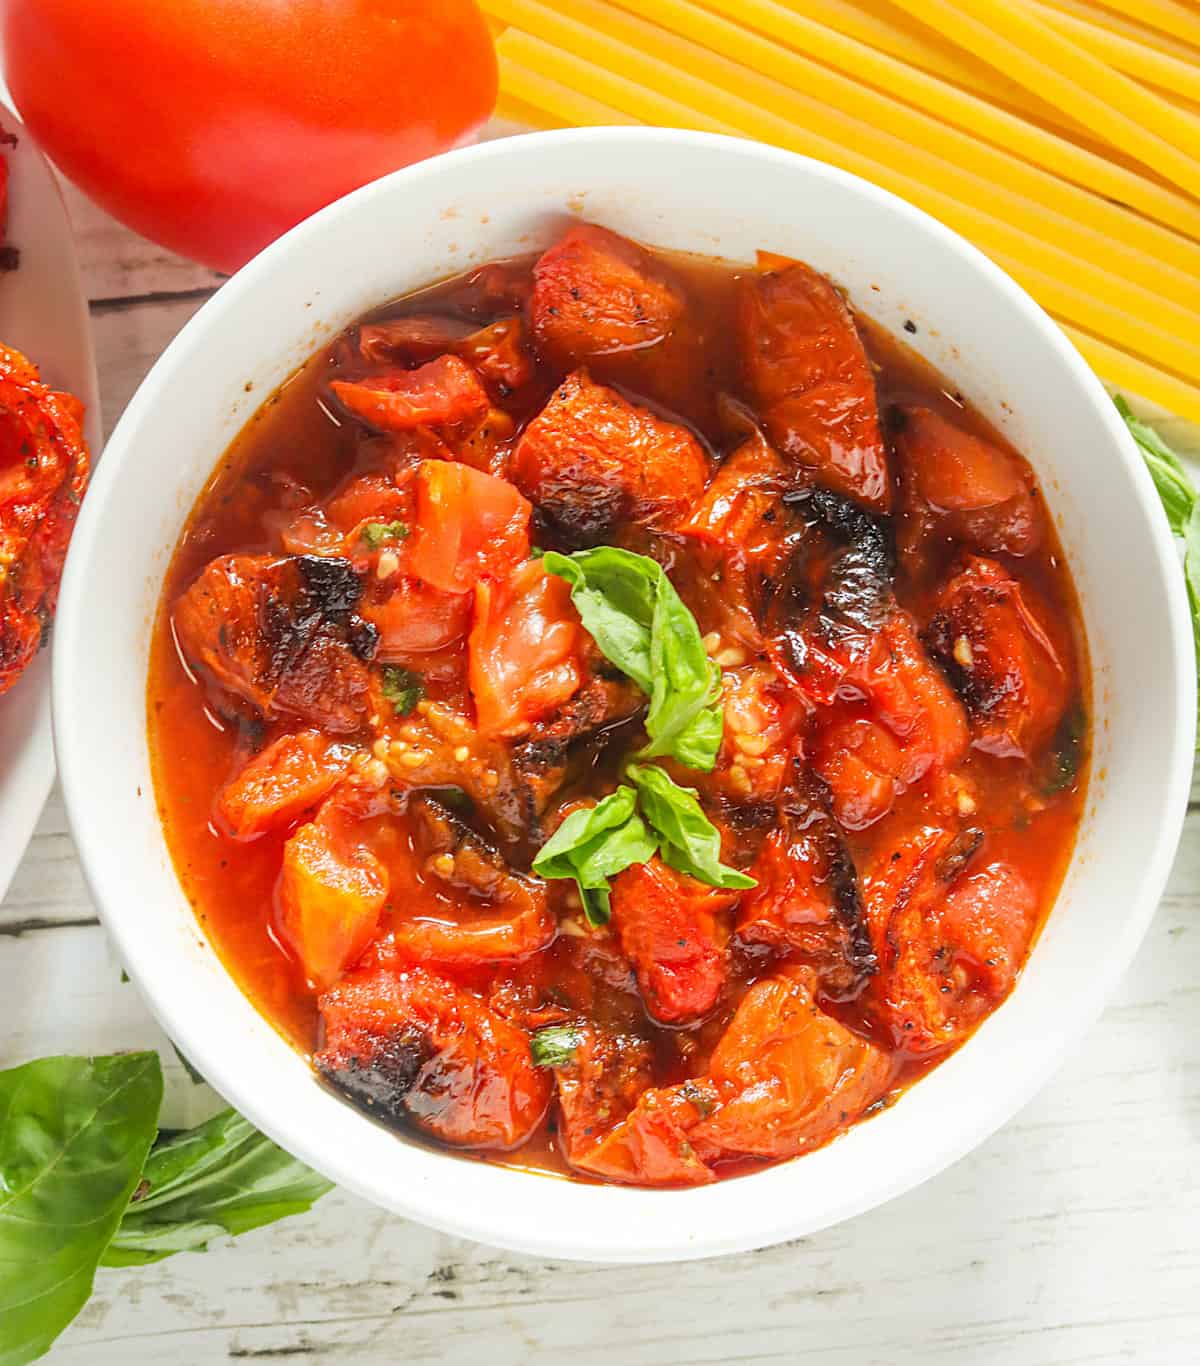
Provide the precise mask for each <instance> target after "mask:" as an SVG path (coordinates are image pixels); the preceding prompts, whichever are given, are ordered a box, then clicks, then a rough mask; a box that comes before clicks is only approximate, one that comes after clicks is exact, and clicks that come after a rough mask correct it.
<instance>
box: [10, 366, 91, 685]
mask: <svg viewBox="0 0 1200 1366" xmlns="http://www.w3.org/2000/svg"><path fill="white" fill-rule="evenodd" d="M82 421H83V409H82V407H81V405H80V404H79V402H78V400H76V399H75V398H73V397H72V396H71V395H69V394H59V393H55V392H54V391H53V390H52V389H50V388H48V387H47V386H46V385H44V384H43V383H42V382H41V379H40V378H39V376H38V371H37V367H36V366H35V365H33V364H32V363H31V362H30V361H28V360H26V359H25V357H24V356H23V355H21V353H20V352H19V351H13V350H11V349H10V348H8V347H5V346H0V693H4V692H7V691H8V689H9V688H11V687H12V685H13V684H14V683H15V682H16V681H17V679H18V678H19V677H20V675H21V673H22V671H23V670H24V669H25V668H26V667H27V665H28V664H29V662H30V660H31V659H32V658H33V657H34V655H35V654H37V651H38V648H39V646H40V645H41V644H42V642H43V640H44V638H45V633H46V632H47V631H48V629H49V626H50V621H51V619H52V617H53V616H54V609H55V607H56V606H57V604H58V581H59V578H60V576H61V574H62V566H63V560H64V558H65V557H66V553H67V543H68V541H69V540H70V538H71V531H72V529H73V528H74V525H75V518H76V515H77V514H78V512H79V502H80V499H81V498H82V497H83V493H84V490H85V489H86V488H87V482H88V473H89V470H90V468H91V462H90V457H89V454H88V448H87V443H86V441H85V440H84V438H83V431H82V427H81V423H82Z"/></svg>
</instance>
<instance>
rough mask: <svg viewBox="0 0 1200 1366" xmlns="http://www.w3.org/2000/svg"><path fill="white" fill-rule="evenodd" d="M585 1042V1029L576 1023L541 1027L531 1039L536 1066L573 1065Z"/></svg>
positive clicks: (532, 1055) (530, 1045) (531, 1048)
mask: <svg viewBox="0 0 1200 1366" xmlns="http://www.w3.org/2000/svg"><path fill="white" fill-rule="evenodd" d="M582 1042H583V1031H582V1030H580V1029H579V1028H578V1026H576V1025H550V1026H549V1027H548V1028H546V1029H539V1030H538V1032H537V1033H536V1034H535V1035H534V1036H533V1037H532V1038H531V1039H530V1040H529V1053H530V1056H531V1057H532V1058H533V1065H534V1067H571V1066H572V1065H573V1064H574V1062H575V1053H576V1050H577V1049H578V1047H579V1045H580V1044H581V1043H582Z"/></svg>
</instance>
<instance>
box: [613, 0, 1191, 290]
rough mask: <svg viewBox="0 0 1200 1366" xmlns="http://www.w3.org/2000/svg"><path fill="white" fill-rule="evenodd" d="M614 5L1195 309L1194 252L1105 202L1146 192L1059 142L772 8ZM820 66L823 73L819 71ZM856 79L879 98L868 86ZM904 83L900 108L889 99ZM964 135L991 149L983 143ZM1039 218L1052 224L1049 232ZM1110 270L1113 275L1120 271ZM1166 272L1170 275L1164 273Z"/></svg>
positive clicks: (754, 0)
mask: <svg viewBox="0 0 1200 1366" xmlns="http://www.w3.org/2000/svg"><path fill="white" fill-rule="evenodd" d="M615 3H616V4H617V5H619V6H620V7H621V8H622V9H627V10H631V11H633V12H635V13H637V14H639V15H641V16H642V17H643V18H644V19H647V20H651V21H653V22H655V23H658V24H660V25H663V26H666V27H669V28H670V29H671V30H672V31H673V32H675V33H678V34H680V35H682V36H684V37H686V38H689V39H691V40H692V41H694V42H698V43H701V44H703V45H705V46H707V47H709V48H711V49H712V50H714V51H716V52H720V53H724V54H725V55H726V56H728V57H731V58H735V59H736V60H738V61H740V62H743V63H744V64H745V65H747V66H749V67H750V68H751V69H753V70H755V71H758V72H760V73H761V74H764V75H769V76H771V77H773V78H775V79H778V80H780V81H783V82H784V83H785V84H787V85H789V86H790V87H791V88H792V89H794V90H800V91H803V92H806V93H808V94H811V95H813V96H815V97H816V98H818V99H822V100H825V101H827V102H828V103H830V104H831V105H834V106H836V107H838V108H841V109H842V110H844V111H845V112H847V113H849V114H851V115H852V116H855V115H856V114H857V115H860V116H861V117H862V118H864V119H866V120H867V121H868V122H870V123H875V124H878V125H880V126H882V127H886V128H887V129H888V131H889V133H890V134H892V135H893V136H896V137H900V138H903V139H904V140H905V141H907V142H909V143H910V144H911V145H913V146H917V147H922V148H924V150H925V151H927V152H929V153H930V154H931V155H933V156H935V157H941V158H944V159H947V160H950V161H953V162H954V164H955V165H957V166H959V167H961V168H962V169H963V170H966V171H968V172H970V173H971V174H974V175H979V176H982V177H984V178H985V179H987V180H989V181H991V182H993V183H994V184H995V185H997V186H999V187H1002V189H1003V190H1008V191H1012V192H1014V193H1015V194H1017V195H1021V196H1023V197H1024V199H1025V200H1027V201H1029V203H1028V204H1025V205H1022V204H1020V203H1019V202H1017V201H1016V200H1012V199H1010V200H1009V201H1008V204H1009V207H1010V212H1011V213H1012V214H1014V215H1015V214H1017V213H1019V212H1022V211H1024V212H1027V213H1030V212H1031V213H1032V217H1033V218H1035V219H1038V220H1040V226H1041V228H1042V230H1043V231H1048V232H1050V233H1052V234H1053V235H1054V237H1055V240H1057V241H1058V242H1059V243H1060V244H1061V245H1063V246H1069V247H1071V249H1073V250H1076V251H1079V252H1080V253H1081V254H1083V255H1085V256H1087V257H1089V258H1090V259H1097V258H1101V257H1103V256H1104V255H1106V254H1108V253H1109V252H1110V251H1111V250H1112V249H1113V246H1114V245H1115V244H1120V245H1119V246H1117V249H1116V254H1117V255H1118V256H1120V258H1121V262H1122V263H1123V264H1122V265H1121V269H1122V270H1125V271H1128V272H1130V273H1131V278H1136V279H1137V280H1138V282H1139V283H1140V284H1143V285H1145V286H1146V287H1147V288H1153V289H1162V290H1166V291H1167V292H1168V293H1170V294H1171V296H1172V297H1174V298H1176V299H1177V300H1179V301H1181V302H1183V301H1190V303H1191V306H1193V307H1195V306H1197V305H1200V244H1198V243H1197V242H1196V241H1189V240H1187V239H1186V238H1184V237H1182V236H1180V235H1178V234H1177V233H1175V232H1172V231H1169V230H1167V229H1165V228H1163V227H1161V226H1159V225H1158V224H1154V223H1148V222H1147V221H1146V220H1145V219H1144V218H1142V217H1140V216H1139V215H1137V214H1135V213H1132V212H1130V210H1129V209H1126V208H1123V207H1122V206H1121V205H1118V204H1113V203H1112V202H1111V199H1110V197H1109V196H1112V195H1113V194H1114V193H1121V192H1128V191H1129V188H1130V187H1129V186H1128V183H1127V182H1128V181H1130V180H1133V181H1135V182H1137V184H1138V185H1144V186H1149V185H1150V183H1151V182H1149V181H1147V180H1146V179H1145V178H1144V177H1136V176H1130V175H1129V173H1128V172H1124V171H1121V170H1119V168H1114V167H1113V166H1112V165H1111V163H1109V162H1105V161H1104V160H1103V159H1102V158H1099V157H1094V156H1092V155H1091V154H1090V153H1080V152H1079V149H1078V148H1076V147H1075V146H1074V145H1073V144H1072V143H1069V142H1067V141H1066V140H1065V139H1063V138H1057V137H1054V136H1053V135H1051V134H1047V133H1044V132H1043V131H1042V130H1041V129H1037V128H1033V127H1032V126H1031V125H1030V124H1028V123H1024V122H1022V121H1021V120H1020V119H1018V118H1016V116H1014V115H1011V114H1008V113H1006V112H1005V111H1002V110H998V109H996V108H995V107H994V106H992V105H989V104H987V103H986V102H985V101H983V100H977V99H975V98H974V97H973V96H971V95H967V94H966V93H964V92H962V91H960V90H958V89H957V88H956V87H954V86H950V85H948V84H947V83H946V82H944V81H941V80H939V79H938V78H937V77H934V76H927V75H925V73H923V72H914V71H912V70H911V69H909V68H907V67H905V66H904V65H903V64H902V63H900V62H897V61H896V60H895V59H894V58H892V57H889V56H887V55H886V54H884V53H879V52H876V51H874V50H873V49H870V48H867V47H865V46H864V45H863V44H862V43H859V42H857V41H856V40H855V39H852V38H847V37H846V36H845V35H843V34H839V33H832V32H830V31H829V30H828V29H824V28H822V27H821V25H819V24H815V23H812V22H811V21H810V20H807V19H805V18H803V17H802V16H800V15H796V14H793V13H791V12H790V11H786V10H784V9H783V8H782V7H781V6H780V5H778V4H776V3H774V0H704V4H705V5H706V7H707V8H706V9H701V8H700V6H698V5H696V4H693V3H690V0H615ZM710 10H715V11H720V12H721V13H722V14H724V15H729V16H740V17H741V18H743V19H744V20H745V21H746V22H747V23H750V24H753V25H754V27H755V29H757V30H758V32H754V33H747V32H746V31H745V30H743V29H741V28H740V27H739V26H738V25H737V24H735V23H733V22H732V19H731V18H722V17H718V15H717V14H715V13H709V12H708V11H710ZM772 39H774V40H776V41H771V40H772ZM780 43H782V44H785V45H786V47H780V46H779V44H780ZM792 49H794V51H793V50H792ZM816 59H819V60H820V61H821V62H824V63H825V64H826V66H819V65H816V64H815V60H816ZM826 67H832V68H836V69H835V70H827V69H826ZM863 80H869V81H870V82H871V84H872V85H873V86H875V87H878V88H877V89H871V88H868V87H866V86H864V85H863V83H862V82H863ZM901 84H903V85H904V86H905V99H906V100H907V101H908V103H903V102H901V101H900V100H899V99H898V97H896V96H894V95H892V94H891V93H890V91H891V90H892V89H895V88H897V87H898V86H900V85H901ZM910 106H915V107H910ZM964 129H970V130H971V131H973V132H975V133H977V134H979V135H980V137H981V138H983V139H990V141H980V140H979V138H976V137H972V136H970V134H969V132H966V131H963V130H964ZM993 144H996V145H993ZM1030 162H1032V163H1033V164H1029V163H1030ZM1093 163H1096V164H1098V166H1099V167H1101V168H1103V171H1104V173H1105V174H1103V175H1100V176H1098V177H1093V179H1099V180H1100V182H1101V183H1102V184H1103V185H1104V186H1105V187H1106V191H1105V192H1103V193H1101V194H1095V193H1092V192H1091V191H1089V190H1088V189H1085V188H1083V187H1082V186H1080V185H1078V184H1075V183H1073V179H1074V178H1073V177H1072V175H1071V170H1072V169H1076V170H1078V169H1079V167H1080V165H1082V168H1083V171H1082V173H1083V174H1085V175H1086V174H1087V173H1088V171H1089V170H1091V169H1092V164H1093ZM1048 167H1049V168H1051V169H1047V168H1048ZM1055 172H1057V173H1055ZM1031 206H1032V207H1031ZM1181 207H1182V208H1183V209H1184V210H1185V211H1186V218H1184V220H1183V221H1186V222H1187V223H1189V225H1190V226H1191V228H1192V232H1193V234H1194V235H1195V236H1200V204H1195V203H1189V202H1185V203H1183V204H1182V205H1181ZM1043 209H1048V210H1050V211H1051V212H1053V213H1055V214H1058V215H1060V217H1059V218H1058V219H1057V221H1056V222H1054V223H1049V222H1045V221H1044V216H1043V214H1042V210H1043ZM1122 248H1126V249H1128V250H1123V249H1122ZM1112 264H1113V268H1114V269H1116V268H1117V262H1116V261H1114V262H1113V263H1112ZM1164 264H1169V265H1170V266H1172V267H1174V268H1175V269H1174V270H1172V271H1170V272H1164V271H1163V270H1162V269H1161V267H1162V266H1163V265H1164ZM1180 291H1182V292H1180Z"/></svg>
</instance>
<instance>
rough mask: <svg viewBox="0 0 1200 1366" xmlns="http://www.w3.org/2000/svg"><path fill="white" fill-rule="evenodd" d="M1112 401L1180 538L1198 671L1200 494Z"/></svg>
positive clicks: (1169, 455) (1161, 445)
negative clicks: (1134, 442) (1135, 443)
mask: <svg viewBox="0 0 1200 1366" xmlns="http://www.w3.org/2000/svg"><path fill="white" fill-rule="evenodd" d="M1114 401H1115V403H1116V405H1117V411H1118V412H1119V413H1120V414H1121V416H1122V417H1123V418H1124V419H1125V425H1126V426H1127V427H1128V428H1129V430H1130V432H1131V434H1132V436H1133V439H1134V440H1135V441H1136V442H1137V444H1138V448H1139V449H1140V451H1141V453H1142V459H1143V460H1145V462H1146V467H1147V468H1148V469H1149V471H1150V475H1151V478H1152V479H1153V480H1154V487H1155V488H1156V489H1157V490H1158V497H1159V500H1160V501H1161V503H1162V505H1163V511H1164V512H1165V513H1166V514H1167V522H1168V524H1169V525H1170V527H1171V531H1172V532H1173V533H1174V534H1175V535H1176V536H1178V537H1180V538H1181V539H1182V541H1183V547H1184V552H1183V577H1184V582H1185V583H1186V584H1187V594H1188V603H1189V605H1190V606H1191V609H1192V633H1193V635H1194V637H1195V644H1196V668H1197V670H1198V671H1200V493H1198V492H1197V490H1196V486H1195V484H1194V483H1193V482H1192V477H1191V475H1190V474H1189V473H1188V469H1187V466H1186V465H1185V464H1184V463H1183V461H1182V460H1181V459H1180V458H1179V456H1178V455H1177V454H1176V453H1175V451H1173V450H1172V449H1171V447H1170V446H1168V445H1167V443H1166V442H1165V441H1164V440H1163V438H1162V437H1161V436H1160V435H1159V433H1158V432H1156V431H1155V430H1154V428H1153V427H1151V426H1150V424H1149V423H1147V422H1143V421H1141V419H1140V418H1137V417H1134V415H1133V412H1132V410H1131V409H1130V407H1129V404H1128V403H1126V401H1125V400H1124V399H1123V398H1122V397H1121V396H1120V395H1119V394H1118V395H1117V396H1116V398H1115V400H1114ZM1196 746H1197V748H1198V749H1200V727H1198V728H1197V734H1196Z"/></svg>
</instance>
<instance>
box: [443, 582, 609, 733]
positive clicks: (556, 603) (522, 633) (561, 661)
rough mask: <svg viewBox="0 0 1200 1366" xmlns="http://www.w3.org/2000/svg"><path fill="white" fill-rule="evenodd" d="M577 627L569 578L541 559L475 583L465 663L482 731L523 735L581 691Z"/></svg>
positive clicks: (581, 672)
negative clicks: (507, 574) (495, 579)
mask: <svg viewBox="0 0 1200 1366" xmlns="http://www.w3.org/2000/svg"><path fill="white" fill-rule="evenodd" d="M580 633H581V627H580V625H579V616H578V613H576V611H575V609H574V607H572V606H571V590H570V588H569V587H568V586H567V583H566V580H564V579H560V578H557V577H556V576H555V575H553V574H547V572H546V571H545V569H544V568H543V567H542V563H541V561H540V560H528V561H526V562H525V564H523V565H521V566H520V567H519V568H518V569H517V571H516V573H515V574H513V575H512V576H511V577H510V578H508V579H506V580H504V582H502V583H495V584H494V583H489V582H487V581H483V582H481V583H479V584H477V585H476V588H475V624H474V626H473V627H472V629H471V637H470V641H469V643H468V655H469V662H468V667H469V671H470V672H469V677H470V681H471V694H472V696H473V697H474V699H475V714H476V718H477V720H478V724H479V730H480V733H481V734H483V735H503V736H509V737H512V736H516V735H523V734H525V733H526V732H528V731H529V730H530V728H531V727H532V725H533V723H534V722H535V721H538V720H540V719H541V718H542V717H543V716H545V715H547V714H548V713H550V712H553V711H554V710H555V709H556V708H558V707H561V706H562V705H563V704H564V703H565V702H567V701H569V700H570V698H572V697H573V696H574V695H575V693H576V692H578V690H579V685H580V683H581V682H582V681H583V670H582V668H581V666H580V661H579V645H580Z"/></svg>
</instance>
